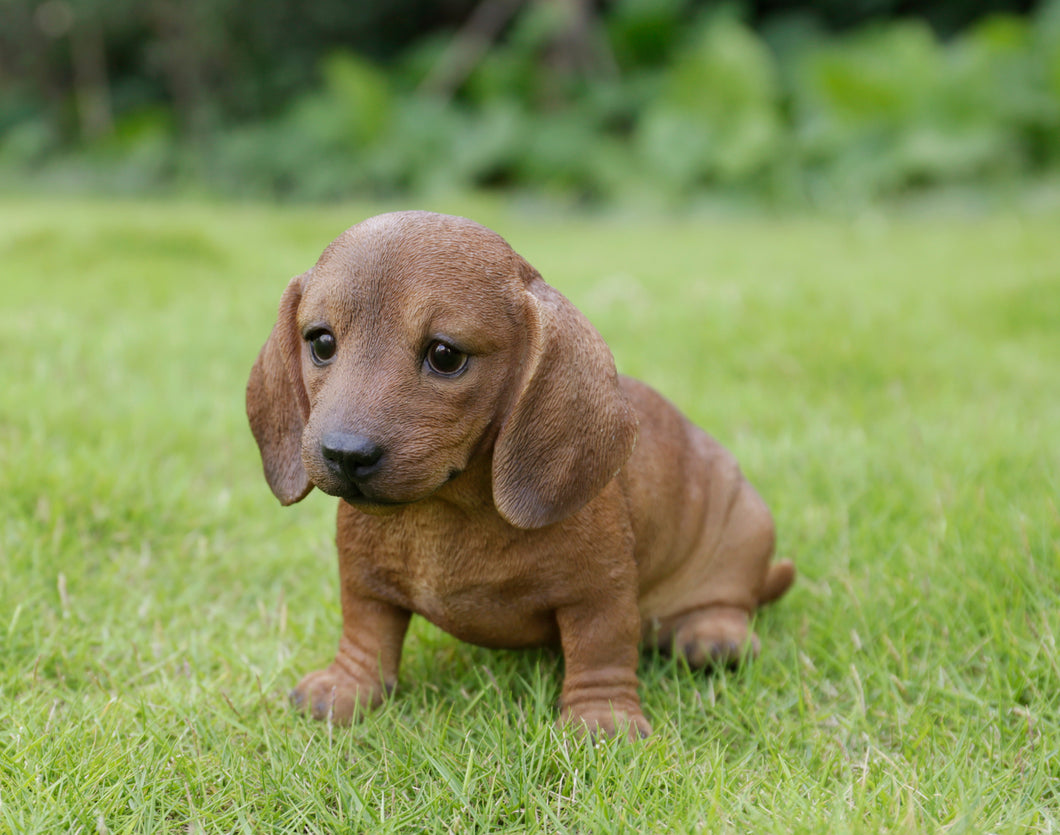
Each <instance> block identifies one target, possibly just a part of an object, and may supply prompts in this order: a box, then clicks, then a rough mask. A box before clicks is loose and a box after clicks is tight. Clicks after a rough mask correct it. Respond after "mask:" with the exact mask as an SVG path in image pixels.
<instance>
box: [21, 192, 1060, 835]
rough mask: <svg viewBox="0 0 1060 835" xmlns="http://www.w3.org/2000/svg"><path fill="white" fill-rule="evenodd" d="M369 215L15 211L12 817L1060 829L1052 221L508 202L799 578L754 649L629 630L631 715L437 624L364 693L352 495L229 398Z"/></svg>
mask: <svg viewBox="0 0 1060 835" xmlns="http://www.w3.org/2000/svg"><path fill="white" fill-rule="evenodd" d="M380 208H381V207H378V206H366V205H357V206H345V207H341V208H340V207H334V208H327V209H309V208H285V209H276V208H267V207H261V206H233V205H214V204H195V203H173V204H162V203H158V204H137V203H121V202H80V203H64V202H60V201H41V202H35V201H32V200H30V201H14V200H12V199H8V200H6V201H3V202H0V832H19V833H22V832H59V831H71V832H75V831H76V832H86V833H95V832H111V833H116V832H153V831H174V832H189V831H190V832H196V831H206V832H287V831H290V832H306V831H309V832H317V831H322V832H327V831H395V832H398V831H401V832H414V831H437V832H446V831H452V832H474V831H479V832H485V831H498V832H523V831H528V832H537V831H580V832H634V831H640V832H664V831H675V832H687V831H696V830H703V831H726V832H734V833H744V832H807V833H819V832H825V831H828V832H910V831H939V830H946V831H951V832H995V833H1024V832H1055V831H1057V830H1058V829H1060V713H1058V699H1060V658H1058V655H1057V636H1058V635H1060V608H1058V605H1057V604H1058V598H1060V212H1058V211H1056V210H1054V209H1041V208H1039V209H1037V210H1034V211H1030V210H1027V211H1022V210H1015V209H1009V210H995V211H993V212H991V213H988V214H983V215H976V216H969V215H967V214H965V215H957V214H954V213H949V214H946V213H942V214H937V213H936V214H931V213H927V212H919V213H918V212H915V211H910V210H907V211H904V212H897V211H896V212H893V213H883V214H872V213H869V214H864V215H859V216H857V217H850V218H841V219H836V218H831V219H827V218H808V219H807V218H802V219H800V218H795V217H781V218H764V217H759V218H727V219H717V218H699V219H692V218H686V219H684V220H680V221H675V220H672V219H670V220H665V219H662V218H656V219H648V220H646V219H632V218H619V217H611V218H586V217H572V216H562V217H557V216H553V215H548V214H545V213H538V214H533V213H520V212H518V211H515V210H510V209H504V208H501V207H500V206H498V205H497V204H493V203H465V204H456V205H448V204H440V205H434V206H430V208H437V209H441V210H448V211H457V212H460V213H466V214H471V215H472V216H474V217H475V218H476V219H478V220H480V221H482V222H484V223H486V224H487V225H490V226H492V227H493V228H495V229H497V230H498V231H499V232H501V233H502V234H504V235H505V236H506V237H507V238H508V239H509V240H510V241H511V242H512V244H513V245H514V246H515V248H516V249H517V250H519V251H520V252H522V253H523V254H524V255H526V256H527V257H528V258H529V260H530V261H531V262H532V263H534V264H535V265H536V266H537V267H538V268H539V269H540V270H541V271H542V273H543V274H544V275H545V277H546V279H547V280H548V281H550V282H551V283H552V284H554V285H556V286H557V287H559V288H560V289H561V290H562V291H563V292H564V293H566V294H567V295H568V296H569V297H571V298H572V300H574V301H575V303H576V304H578V305H579V306H580V307H581V308H582V309H583V310H584V311H585V312H586V313H587V314H588V315H589V317H590V319H592V320H593V322H594V323H595V324H596V325H597V327H598V328H599V329H600V331H601V332H602V333H603V334H604V336H605V338H607V340H608V342H609V343H610V344H611V346H612V348H613V350H614V352H615V355H616V358H617V361H618V365H619V368H620V369H621V370H623V371H624V372H626V373H629V374H632V375H634V376H637V377H640V378H642V379H645V380H647V381H649V382H651V383H652V384H653V385H654V386H655V387H656V388H658V389H660V390H661V391H663V392H664V393H665V394H666V395H668V396H669V397H670V398H671V399H673V400H674V401H676V402H677V404H678V405H679V406H681V407H682V408H683V409H684V410H685V411H686V412H687V413H688V414H689V415H691V416H692V417H693V418H694V419H695V420H696V421H697V422H698V423H700V424H701V425H703V426H704V427H706V428H707V429H708V430H710V431H711V432H712V433H713V434H714V435H715V436H716V437H718V438H719V439H720V440H721V441H722V442H723V443H725V444H726V445H727V446H728V447H729V448H730V449H732V450H733V451H734V452H735V453H736V454H737V456H738V457H739V458H740V460H741V462H742V464H743V466H744V470H745V472H746V473H747V474H748V476H749V477H750V479H751V481H752V482H753V483H754V484H755V485H756V487H757V488H758V489H759V492H761V493H762V495H763V496H764V497H765V498H766V500H767V501H768V502H769V503H770V505H771V506H772V508H773V510H774V513H775V515H776V518H777V523H778V529H779V553H780V554H782V555H784V556H788V557H792V558H793V559H794V560H795V561H796V563H797V565H798V566H799V569H800V572H801V573H800V577H799V580H798V582H797V584H796V586H795V587H794V589H793V590H792V592H791V593H790V594H789V595H788V596H787V597H786V598H784V599H783V600H782V601H781V602H780V603H779V604H778V605H776V606H774V607H772V608H770V609H767V610H765V611H763V613H762V614H761V615H760V617H759V619H758V623H757V630H758V632H759V635H760V636H761V638H762V644H763V653H762V657H761V658H760V659H759V660H758V661H757V662H756V663H754V664H752V665H750V666H748V667H746V668H744V669H742V670H740V671H738V672H735V673H722V674H717V675H714V676H705V675H702V674H695V673H690V672H689V671H688V670H687V669H685V668H683V667H682V666H681V665H680V664H677V663H674V662H672V661H669V660H666V659H662V658H658V657H646V658H645V659H644V661H643V663H642V666H641V676H642V683H643V687H642V697H643V700H644V705H645V712H646V713H647V715H648V717H649V719H650V720H651V721H652V723H653V724H654V727H655V735H654V736H653V737H652V738H651V739H650V740H648V741H647V742H645V743H642V744H627V743H624V742H606V743H600V744H598V745H596V746H595V747H593V746H590V745H586V744H579V743H577V742H575V741H574V740H572V739H570V738H567V737H566V736H564V735H562V734H557V733H556V732H555V731H554V730H553V726H552V722H553V718H554V709H555V707H554V706H555V701H556V698H557V696H558V692H559V683H560V676H561V673H562V669H561V662H560V660H559V658H558V656H557V655H556V654H554V653H550V652H547V651H540V652H536V651H535V652H494V651H487V650H483V649H479V648H476V647H472V646H468V645H465V644H461V643H459V642H457V641H456V640H455V639H452V638H450V637H449V636H447V635H445V634H443V633H441V632H439V631H438V630H436V629H434V628H433V627H431V626H430V625H428V624H426V623H425V622H423V621H422V620H419V619H416V620H415V621H414V625H413V628H412V630H411V632H410V635H409V639H408V642H407V644H406V650H405V660H404V665H403V669H402V686H401V687H400V688H399V690H398V691H397V693H396V694H395V695H394V697H393V698H392V699H390V700H389V701H388V703H387V704H386V705H385V706H384V707H383V708H382V709H380V710H379V711H378V712H376V713H374V714H373V715H371V716H370V717H368V718H367V719H366V720H365V721H364V722H363V723H361V724H359V725H356V726H354V727H352V728H349V729H339V728H330V727H328V726H327V725H324V724H315V723H313V722H311V721H309V720H307V719H303V718H301V717H299V716H297V715H295V714H294V713H293V712H292V711H291V710H290V709H289V707H288V705H287V699H286V694H287V691H288V690H289V689H290V688H291V687H292V686H293V685H294V683H295V682H296V681H297V680H298V678H299V677H300V676H301V674H302V673H303V672H305V671H307V670H310V669H314V668H316V667H319V666H321V665H323V664H325V663H327V662H328V661H329V660H330V658H331V655H332V653H333V650H334V646H335V643H336V641H337V638H338V630H339V624H340V614H339V608H338V589H337V581H336V568H335V554H334V548H333V544H332V537H333V531H334V500H333V499H330V498H328V497H326V496H323V495H321V494H319V493H315V494H313V495H312V496H311V497H310V498H309V499H307V500H306V501H305V502H304V503H302V504H300V505H297V506H295V507H294V508H289V509H282V508H280V507H279V505H278V504H277V503H276V501H275V499H274V498H273V497H272V494H271V493H270V492H269V490H268V488H267V487H266V485H265V482H264V480H263V478H262V476H261V470H260V463H259V459H258V453H257V449H256V447H255V445H254V442H253V439H252V438H251V435H250V432H249V430H248V428H247V426H246V420H245V417H244V413H243V387H244V385H245V382H246V377H247V373H248V371H249V369H250V365H251V363H252V362H253V360H254V357H255V356H256V354H257V351H258V349H259V347H260V346H261V344H262V342H263V341H264V340H265V337H266V336H267V334H268V332H269V329H270V327H271V326H272V322H273V320H274V316H275V310H276V305H277V303H278V300H279V296H280V292H281V291H282V289H283V287H284V286H285V284H286V282H287V280H288V278H289V277H290V276H291V275H293V274H295V273H298V272H301V271H302V270H303V269H305V268H306V267H307V266H309V265H310V264H311V263H312V262H313V261H314V260H315V259H316V257H317V255H318V254H319V253H320V251H321V250H322V249H323V247H324V246H325V244H327V243H328V242H329V241H330V240H331V239H332V237H334V236H335V235H336V234H337V233H338V232H339V231H341V230H342V229H343V228H345V227H346V226H348V225H350V224H352V223H353V222H355V221H357V220H360V219H361V218H362V217H364V216H366V215H368V214H372V213H375V212H376V211H379V210H380Z"/></svg>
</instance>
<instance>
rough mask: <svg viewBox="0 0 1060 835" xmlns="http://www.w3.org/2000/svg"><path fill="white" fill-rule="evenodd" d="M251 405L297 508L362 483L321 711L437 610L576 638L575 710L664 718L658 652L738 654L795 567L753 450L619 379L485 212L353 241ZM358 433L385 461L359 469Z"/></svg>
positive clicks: (538, 637) (321, 282)
mask: <svg viewBox="0 0 1060 835" xmlns="http://www.w3.org/2000/svg"><path fill="white" fill-rule="evenodd" d="M325 331H326V332H327V333H330V334H332V335H333V337H334V344H335V352H334V356H333V357H330V358H329V359H328V360H327V361H325V362H323V363H320V364H318V362H314V358H313V355H311V352H310V349H309V342H308V341H307V340H312V339H315V338H316V336H315V335H317V334H320V333H322V332H325ZM439 340H440V341H442V342H444V343H446V344H447V345H450V346H454V348H456V349H459V351H460V352H462V353H463V354H466V355H467V356H468V360H467V363H466V365H465V366H464V367H463V368H462V369H461V370H460V371H459V372H458V373H456V374H454V375H452V376H444V375H442V374H439V373H437V372H436V371H434V370H432V366H431V365H430V364H429V363H428V362H427V360H426V359H425V357H426V353H427V352H428V351H429V350H430V348H431V346H432V345H433V344H435V343H436V342H438V341H439ZM314 344H316V343H314ZM317 359H318V360H319V357H317ZM247 414H248V416H249V419H250V424H251V428H252V430H253V432H254V436H255V438H256V440H257V442H258V445H259V448H260V450H261V455H262V461H263V463H264V469H265V475H266V479H267V480H268V483H269V485H270V487H271V488H272V490H273V492H274V493H275V494H276V496H277V497H278V498H279V499H280V501H281V502H282V503H284V504H290V503H292V502H296V501H299V500H300V499H302V498H303V497H304V496H305V495H306V494H307V493H308V492H309V491H310V490H311V489H312V488H313V486H316V487H319V488H320V489H322V490H323V491H324V492H326V493H329V494H331V495H335V496H339V497H341V498H342V499H343V501H341V502H340V503H339V513H338V536H337V544H338V552H339V577H340V582H341V599H342V613H343V629H342V636H341V639H340V641H339V648H338V652H337V654H336V656H335V660H334V662H333V663H332V664H331V665H330V666H329V667H327V668H325V669H323V670H319V671H317V672H314V673H310V674H309V675H307V676H306V677H305V678H303V679H302V681H301V683H299V685H298V686H297V687H296V688H295V690H294V692H293V693H292V698H293V700H294V701H295V703H296V704H297V705H299V706H300V707H301V708H303V709H305V710H307V711H309V712H311V713H312V714H313V715H314V716H315V717H317V718H324V717H330V718H331V719H332V720H333V721H335V722H346V721H349V720H350V719H351V717H352V716H353V715H354V713H355V711H356V710H357V709H358V708H359V707H360V708H364V707H369V706H372V705H375V704H377V703H378V702H380V701H381V700H382V698H383V697H384V695H385V694H386V693H387V692H388V691H389V690H391V689H392V688H393V687H394V686H395V685H396V683H397V677H398V666H399V662H400V657H401V647H402V643H403V641H404V636H405V631H406V628H407V626H408V622H409V617H410V616H411V614H412V613H417V614H420V615H422V616H423V617H426V618H428V619H429V620H430V621H432V622H433V623H435V624H437V625H438V626H439V627H441V628H442V629H444V630H446V631H447V632H450V633H451V634H453V635H455V636H456V637H458V638H460V639H462V640H465V641H469V642H473V643H476V644H481V645H483V646H490V647H529V646H538V645H543V644H554V645H559V646H561V647H562V651H563V654H564V659H565V662H566V663H565V676H564V681H563V690H562V695H561V698H560V720H561V721H562V722H564V723H571V724H572V725H573V726H574V727H575V729H576V730H578V731H585V730H588V731H589V732H592V733H604V734H614V733H625V734H629V735H630V736H634V735H641V736H643V735H647V734H648V733H650V731H651V727H650V725H649V724H648V721H647V719H646V718H645V717H644V715H643V713H642V711H641V707H640V699H639V696H638V693H637V674H636V669H637V662H638V646H639V645H641V644H649V645H656V646H659V647H660V648H662V649H663V650H666V651H671V650H673V651H676V652H680V653H683V654H684V655H685V656H686V657H687V659H688V661H689V663H690V664H691V665H693V666H708V665H711V664H719V663H721V664H731V663H735V662H736V661H737V660H739V658H740V657H741V656H742V655H744V654H745V653H748V652H750V653H755V652H757V651H758V639H757V637H756V636H755V635H754V634H753V633H751V632H750V627H749V623H750V619H751V616H752V614H753V613H754V610H755V609H756V608H757V607H758V606H759V605H761V604H763V603H767V602H769V601H771V600H774V599H776V598H777V597H779V596H780V595H782V594H783V593H784V592H785V591H786V590H787V588H788V586H789V585H790V584H791V582H792V580H793V578H794V568H793V566H792V564H791V563H790V562H789V561H782V562H777V563H771V561H770V560H771V556H772V553H773V545H774V531H773V521H772V517H771V516H770V513H769V510H768V509H767V507H766V505H765V504H764V503H763V501H762V500H761V498H759V496H758V494H757V493H756V492H755V491H754V489H753V488H752V487H751V486H750V484H748V482H747V481H746V480H745V479H744V477H743V475H742V474H741V472H740V469H739V467H738V465H737V463H736V461H735V459H734V458H733V456H732V455H731V454H730V453H729V452H728V451H727V450H725V449H724V448H723V447H722V446H721V445H720V444H718V443H717V441H715V440H714V439H713V438H711V437H710V436H709V435H707V434H706V433H705V432H703V431H702V430H700V429H698V428H697V427H695V426H693V425H692V424H691V423H690V422H689V421H688V420H687V419H685V418H684V417H683V416H682V415H681V414H680V413H679V412H678V411H677V409H675V408H674V407H673V406H672V405H671V404H670V403H669V402H667V401H666V400H665V399H663V398H662V397H661V396H660V395H658V394H656V393H655V392H654V391H652V390H651V389H650V388H648V387H647V386H645V385H643V384H641V383H639V382H636V381H635V380H632V379H629V378H626V377H620V376H618V375H617V373H616V372H615V367H614V361H613V359H612V357H611V353H610V351H609V350H608V348H607V346H606V345H605V344H604V342H603V340H602V338H601V337H600V335H599V334H598V333H597V332H596V330H595V329H594V328H593V327H592V325H590V324H589V322H588V320H586V319H585V317H584V316H583V315H582V314H581V313H580V312H579V311H578V310H577V309H576V308H575V307H574V306H573V305H571V304H570V302H568V301H567V300H566V299H565V298H564V297H563V296H562V295H560V294H559V293H558V292H557V291H556V290H554V289H553V288H551V287H549V286H548V285H547V284H545V282H544V281H543V280H542V279H541V276H540V275H539V274H538V273H537V271H536V270H534V269H533V268H532V267H531V266H530V265H529V264H528V263H527V262H526V261H525V260H523V259H522V258H521V257H520V256H519V255H517V254H516V253H515V252H514V251H513V250H512V249H511V248H510V247H509V246H508V244H507V243H506V242H505V241H504V240H503V239H502V238H501V237H499V236H498V235H496V234H495V233H493V232H491V231H490V230H488V229H486V228H485V227H482V226H479V225H478V224H475V223H473V222H471V221H468V220H465V219H463V218H455V217H448V216H444V215H436V214H431V213H427V212H402V213H394V214H390V215H380V216H378V217H374V218H370V219H368V220H366V221H364V222H363V223H360V224H358V225H357V226H354V227H352V228H351V229H349V230H347V231H346V232H345V233H343V234H342V235H340V236H339V237H338V238H337V239H336V240H335V241H334V242H333V243H332V244H331V245H330V246H329V247H328V248H327V249H326V250H325V252H324V254H323V255H322V256H321V257H320V260H319V261H318V262H317V263H316V265H315V266H314V267H313V268H312V269H311V270H309V271H308V272H306V273H304V274H303V275H301V276H298V277H296V278H294V279H293V280H292V281H291V282H290V284H289V285H288V287H287V289H286V291H285V292H284V294H283V298H282V300H281V304H280V312H279V318H278V321H277V323H276V326H275V327H274V328H273V331H272V334H271V336H270V337H269V339H268V341H267V342H266V343H265V346H264V347H263V348H262V350H261V353H260V355H259V357H258V360H257V362H256V363H255V364H254V368H253V370H252V371H251V375H250V382H249V383H248V386H247ZM336 439H338V440H336ZM340 442H341V443H340ZM342 444H346V446H342ZM350 444H353V445H354V446H357V445H358V444H359V445H361V446H365V445H367V447H368V448H370V449H371V450H372V456H371V457H372V461H371V463H368V464H365V463H364V462H363V461H362V460H361V459H360V458H358V459H356V461H354V459H353V458H344V459H343V461H344V462H345V463H341V464H340V463H336V455H337V454H338V453H335V452H334V451H333V450H334V449H335V448H336V446H342V449H343V450H345V449H346V448H347V447H348V446H349V445H350ZM325 448H327V449H328V450H329V451H328V452H327V453H325V451H324V450H325ZM358 448H359V447H358ZM344 454H345V453H344ZM365 460H367V459H365ZM351 462H352V463H351Z"/></svg>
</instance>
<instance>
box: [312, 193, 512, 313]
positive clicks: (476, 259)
mask: <svg viewBox="0 0 1060 835" xmlns="http://www.w3.org/2000/svg"><path fill="white" fill-rule="evenodd" d="M524 263H525V262H522V260H521V259H520V258H519V256H518V255H516V254H515V252H514V251H513V250H512V248H511V247H510V246H509V245H508V243H507V242H506V241H505V240H504V239H503V238H502V237H501V236H500V235H498V234H496V233H495V232H493V231H491V230H489V229H487V228H486V227H484V226H481V225H479V224H477V223H475V222H473V221H470V220H467V219H465V218H459V217H452V216H448V215H437V214H433V213H429V212H397V213H392V214H387V215H378V216H376V217H372V218H369V219H368V220H366V221H363V222H361V223H359V224H357V225H356V226H353V227H351V228H349V229H347V230H346V231H345V232H343V233H342V234H341V235H339V237H337V238H336V239H335V240H334V241H333V242H332V243H331V245H330V246H328V248H327V249H326V250H324V253H323V254H322V255H321V256H320V259H319V260H318V261H317V263H316V266H314V268H313V270H312V272H311V275H310V277H309V280H308V281H307V282H306V285H305V287H304V289H303V292H304V296H303V303H304V309H303V314H304V316H305V317H308V318H312V317H313V316H314V315H315V314H314V312H313V311H323V310H324V309H327V310H328V311H330V312H331V316H330V317H329V318H331V317H334V318H339V319H350V318H355V319H359V320H365V321H367V320H370V321H374V322H376V323H377V324H381V323H382V322H384V321H392V322H396V321H397V320H399V319H401V320H409V319H420V320H426V319H431V318H436V317H438V316H443V317H445V318H448V319H452V318H454V317H456V318H458V319H464V320H467V321H466V327H467V328H469V329H470V328H471V327H472V325H473V320H477V321H479V322H483V323H484V322H490V321H492V322H493V324H494V325H501V324H503V321H504V320H507V321H508V322H511V321H513V320H514V319H515V318H516V317H517V311H518V309H520V308H521V305H522V291H523V289H524V287H525V283H526V275H525V272H524V270H523V269H521V267H520V265H521V264H524ZM300 318H301V317H300ZM406 324H407V325H409V326H410V327H413V328H414V327H415V326H416V323H415V322H413V321H406Z"/></svg>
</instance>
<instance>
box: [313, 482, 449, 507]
mask: <svg viewBox="0 0 1060 835" xmlns="http://www.w3.org/2000/svg"><path fill="white" fill-rule="evenodd" d="M316 486H317V488H319V489H320V490H321V491H323V492H324V493H327V494H328V495H329V496H334V497H335V498H337V499H342V500H343V501H344V502H346V503H347V504H350V505H353V506H354V507H355V508H357V509H358V510H361V511H364V512H365V513H370V514H374V515H380V516H382V515H386V514H388V513H393V512H395V511H397V510H400V509H401V508H404V507H408V506H409V505H413V504H416V503H417V502H420V501H423V500H424V499H426V498H428V497H430V496H431V495H432V494H433V493H435V492H436V491H437V490H438V487H432V488H430V489H427V490H423V491H411V492H410V493H409V494H408V495H405V494H402V495H398V496H394V495H388V494H385V493H382V492H376V491H372V490H370V489H366V488H364V487H361V486H359V485H357V484H351V483H350V482H340V483H336V482H334V481H328V482H326V483H323V484H320V483H318V484H317V485H316ZM439 486H440V485H439Z"/></svg>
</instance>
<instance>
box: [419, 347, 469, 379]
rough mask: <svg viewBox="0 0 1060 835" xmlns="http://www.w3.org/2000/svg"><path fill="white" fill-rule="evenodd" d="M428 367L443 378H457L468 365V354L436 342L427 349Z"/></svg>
mask: <svg viewBox="0 0 1060 835" xmlns="http://www.w3.org/2000/svg"><path fill="white" fill-rule="evenodd" d="M427 365H429V366H430V367H431V370H432V371H434V372H435V373H436V374H441V375H442V376H443V377H455V376H456V375H457V374H459V373H460V372H461V371H463V370H464V367H465V366H466V365H467V354H465V353H464V352H463V351H458V350H457V349H456V348H454V347H453V346H452V345H449V344H447V343H445V342H442V341H441V340H436V341H434V342H432V343H431V344H430V346H429V347H428V348H427Z"/></svg>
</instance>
